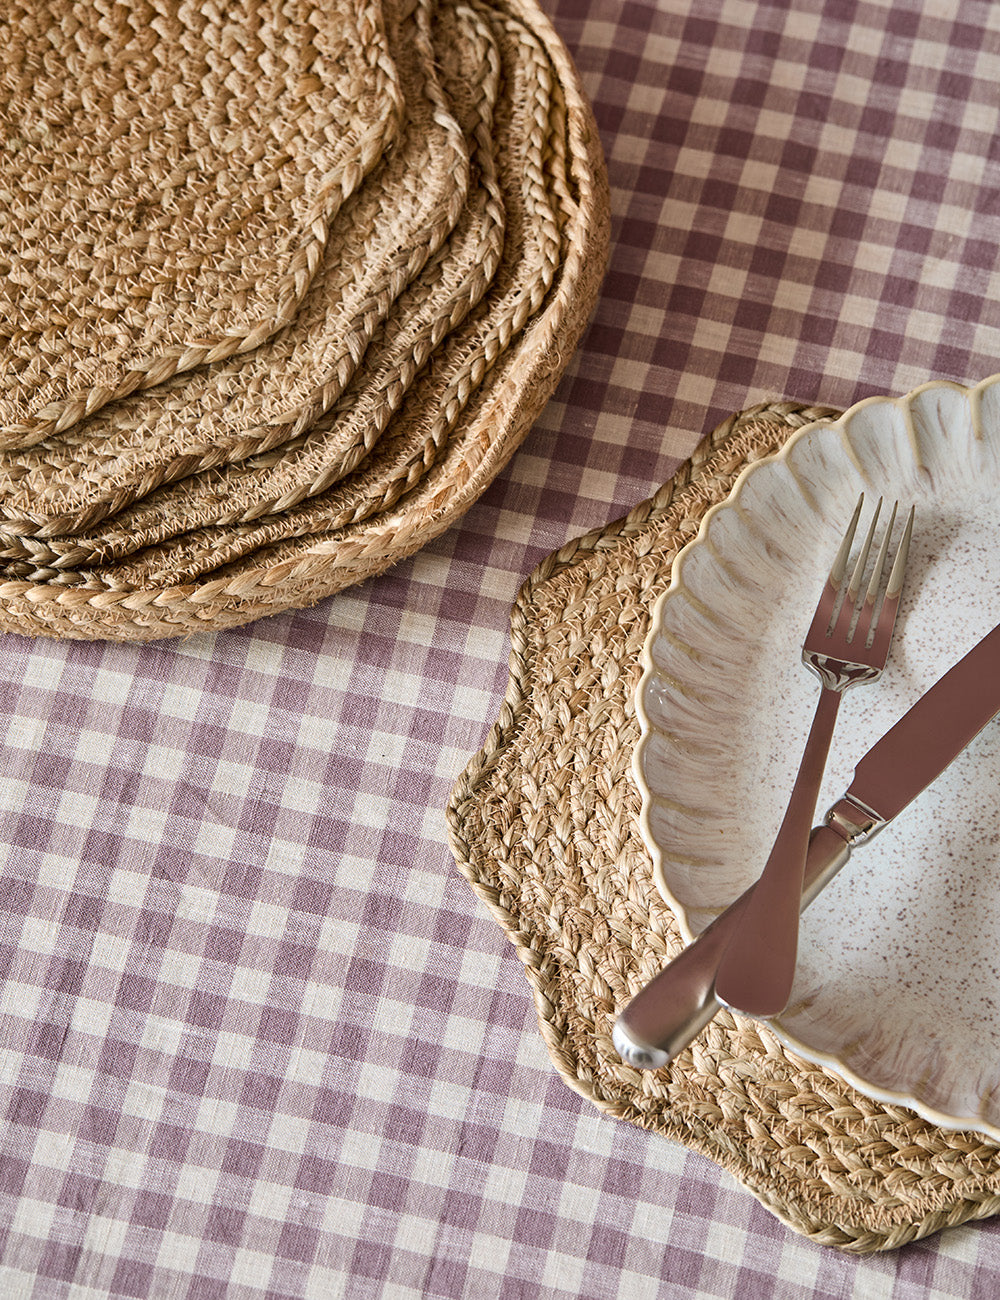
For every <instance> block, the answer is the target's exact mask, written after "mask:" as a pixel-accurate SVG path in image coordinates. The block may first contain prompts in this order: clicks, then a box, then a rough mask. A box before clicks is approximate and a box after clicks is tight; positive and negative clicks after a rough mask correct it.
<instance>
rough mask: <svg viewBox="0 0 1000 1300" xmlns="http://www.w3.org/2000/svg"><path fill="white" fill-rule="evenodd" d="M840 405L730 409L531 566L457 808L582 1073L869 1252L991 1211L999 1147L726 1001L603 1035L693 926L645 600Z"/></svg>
mask: <svg viewBox="0 0 1000 1300" xmlns="http://www.w3.org/2000/svg"><path fill="white" fill-rule="evenodd" d="M830 414H834V413H832V412H829V411H821V410H819V409H809V408H807V407H803V406H801V405H797V404H794V403H772V404H768V405H762V406H759V407H757V408H754V409H753V410H751V411H747V412H743V413H741V414H739V415H736V416H734V417H732V418H731V419H730V420H727V421H726V422H725V424H723V425H722V426H720V428H719V429H717V430H716V431H715V432H714V433H713V434H712V435H711V436H710V437H709V438H708V439H706V441H705V442H704V444H703V445H702V446H701V447H700V448H699V449H698V451H697V452H696V454H695V455H694V457H693V458H692V459H691V461H689V462H688V463H686V464H685V465H684V466H683V467H682V468H681V469H680V470H679V471H678V472H677V474H676V475H675V476H674V478H673V479H672V480H671V481H670V482H669V483H667V484H666V485H665V486H664V487H663V488H661V489H660V491H659V492H658V493H657V494H656V495H655V496H654V497H652V498H651V499H650V500H649V501H646V502H644V503H642V504H641V505H639V506H637V507H636V508H635V509H634V510H633V511H632V512H631V513H630V514H629V515H628V516H627V517H626V518H624V519H621V520H619V521H618V522H616V523H614V524H611V525H609V526H608V527H607V528H604V529H601V530H599V531H597V532H594V533H591V534H589V535H588V536H586V537H584V538H582V539H580V540H578V541H575V542H572V543H571V544H569V545H567V546H565V547H563V548H562V550H560V551H558V552H556V553H555V554H553V555H551V556H550V557H549V558H548V559H547V560H546V561H545V562H544V563H543V564H542V565H540V566H539V568H538V569H536V571H535V572H534V573H533V574H532V575H531V577H530V578H529V579H528V581H527V582H526V583H525V585H524V587H523V589H522V591H521V593H520V595H519V597H518V600H517V602H516V604H515V606H514V609H513V613H512V618H511V642H512V648H511V659H510V665H511V668H510V684H509V688H508V692H507V698H506V701H505V703H504V706H503V709H502V711H501V714H500V717H499V720H498V721H497V723H496V725H495V726H494V728H493V730H492V732H491V734H490V737H489V740H488V742H487V744H486V746H485V748H484V749H483V750H482V751H481V753H479V754H478V755H477V756H476V757H475V759H474V760H473V761H472V762H471V764H470V765H469V766H468V768H467V769H466V771H465V772H464V774H463V775H462V776H461V778H460V779H459V780H458V782H457V783H456V785H455V788H454V790H453V792H452V797H451V800H450V803H449V808H448V817H449V832H450V838H451V844H452V848H453V851H454V854H455V858H456V860H457V862H458V864H459V867H460V868H461V870H462V871H463V872H464V874H465V875H466V876H467V878H468V880H469V881H470V883H471V884H472V886H473V888H474V889H475V891H476V893H477V894H478V896H479V897H480V898H481V899H482V900H483V901H484V902H485V903H486V904H487V905H488V907H489V908H490V910H491V911H492V913H493V915H494V917H495V918H496V920H497V921H498V922H499V924H500V925H501V926H502V928H503V929H504V931H505V933H506V934H507V936H508V937H509V938H510V940H511V942H512V943H514V944H515V946H516V948H517V952H518V955H519V956H520V958H521V960H522V961H523V962H524V964H525V967H526V973H527V976H528V980H529V982H530V985H531V988H532V991H533V993H534V997H535V1003H536V1008H537V1011H538V1017H539V1023H540V1026H541V1030H542V1033H543V1035H544V1038H545V1041H546V1044H547V1045H548V1048H549V1051H550V1053H551V1056H552V1059H553V1062H554V1064H555V1066H556V1068H557V1069H558V1071H559V1072H560V1074H561V1075H562V1077H563V1078H564V1079H565V1080H566V1082H567V1083H568V1084H569V1085H570V1087H572V1088H574V1089H575V1090H576V1091H577V1092H579V1093H581V1094H582V1095H583V1096H585V1097H587V1098H588V1099H589V1100H590V1101H592V1102H594V1103H595V1104H596V1105H597V1106H598V1107H600V1109H601V1110H603V1111H606V1112H608V1113H609V1114H611V1115H614V1116H617V1117H618V1118H620V1119H623V1120H627V1121H629V1122H630V1123H633V1124H636V1125H639V1126H640V1127H643V1128H646V1129H649V1130H651V1131H653V1132H656V1133H661V1134H664V1135H666V1136H668V1137H670V1138H673V1139H675V1140H677V1141H679V1142H682V1143H684V1144H685V1145H686V1146H688V1147H690V1148H692V1149H694V1150H696V1151H699V1152H702V1153H703V1154H705V1155H707V1156H709V1157H710V1158H711V1159H712V1160H714V1161H716V1162H717V1163H718V1164H719V1165H721V1166H722V1167H723V1168H725V1169H727V1170H729V1171H730V1172H731V1173H732V1174H734V1175H735V1176H736V1178H737V1179H739V1181H740V1182H741V1183H742V1184H743V1185H744V1186H746V1187H747V1188H748V1189H749V1190H750V1191H751V1192H752V1193H753V1194H754V1195H755V1196H756V1197H758V1198H759V1200H760V1201H761V1202H762V1203H763V1204H764V1205H765V1206H766V1207H767V1208H768V1209H769V1210H770V1211H772V1212H773V1213H774V1214H775V1215H776V1216H777V1217H778V1218H780V1219H781V1220H783V1221H784V1222H785V1223H786V1224H788V1225H789V1226H790V1227H791V1228H793V1229H795V1231H797V1232H799V1233H802V1234H804V1235H805V1236H807V1237H809V1238H811V1239H812V1240H813V1241H816V1242H819V1243H821V1244H824V1245H830V1246H835V1247H838V1248H840V1249H842V1250H846V1251H852V1252H857V1253H865V1252H871V1251H879V1250H889V1249H893V1248H895V1247H898V1246H901V1245H903V1244H904V1243H906V1242H909V1241H913V1240H915V1239H917V1238H920V1237H925V1236H927V1235H928V1234H929V1233H932V1232H936V1231H937V1230H939V1229H941V1228H943V1227H946V1226H948V1225H953V1224H958V1223H961V1222H963V1221H965V1220H968V1219H974V1218H984V1217H986V1216H988V1215H993V1214H996V1213H997V1212H998V1210H1000V1149H998V1147H997V1146H995V1145H994V1144H993V1143H991V1142H990V1141H988V1140H987V1139H985V1138H983V1137H982V1136H981V1135H979V1134H976V1133H955V1132H945V1131H943V1130H941V1129H939V1128H937V1127H936V1126H934V1125H933V1124H931V1123H929V1122H928V1121H926V1120H924V1119H922V1118H920V1117H919V1116H917V1115H915V1114H914V1113H913V1112H912V1111H909V1110H906V1109H905V1108H903V1107H900V1106H892V1105H885V1104H883V1103H881V1102H877V1101H873V1100H871V1099H870V1098H868V1097H865V1096H863V1095H862V1094H860V1093H859V1092H857V1091H855V1090H854V1089H852V1088H851V1087H849V1086H848V1085H847V1084H846V1083H845V1082H844V1080H842V1079H840V1078H839V1077H838V1076H837V1075H836V1074H834V1073H833V1072H831V1071H829V1070H826V1069H822V1068H820V1067H818V1066H815V1065H812V1064H810V1063H808V1062H805V1061H803V1060H802V1059H800V1058H798V1057H796V1056H795V1055H793V1054H792V1053H791V1052H789V1051H786V1049H785V1048H784V1047H783V1046H782V1045H781V1044H780V1043H779V1042H778V1040H777V1039H776V1038H775V1037H774V1036H773V1034H771V1033H770V1032H769V1030H768V1029H767V1028H766V1027H765V1026H764V1025H760V1024H756V1023H755V1022H753V1021H749V1020H745V1019H739V1020H736V1019H734V1018H733V1017H732V1016H731V1015H730V1014H729V1013H728V1012H721V1013H720V1014H719V1015H718V1016H717V1017H716V1018H715V1020H714V1021H712V1023H711V1024H710V1025H709V1026H708V1027H707V1028H706V1029H705V1030H704V1031H703V1033H702V1034H701V1035H700V1036H699V1038H698V1039H696V1040H695V1042H694V1043H693V1044H692V1045H691V1047H689V1048H688V1049H687V1050H686V1051H684V1052H683V1053H682V1054H681V1055H680V1056H679V1057H678V1058H677V1059H676V1060H675V1061H674V1062H673V1063H672V1064H671V1065H670V1066H669V1067H667V1068H665V1069H662V1070H658V1071H655V1072H650V1071H636V1070H633V1069H631V1068H630V1067H629V1066H627V1065H625V1064H624V1063H623V1062H622V1061H621V1059H620V1058H619V1056H618V1054H617V1053H616V1051H615V1049H614V1046H613V1044H612V1040H611V1031H612V1026H613V1024H614V1021H615V1019H616V1016H617V1015H618V1014H619V1013H620V1012H621V1010H622V1009H623V1008H624V1007H625V1006H626V1004H627V1003H628V1001H629V1000H630V998H631V997H632V996H633V995H634V994H635V993H636V992H638V990H639V989H640V988H641V987H642V986H643V985H644V984H645V983H646V982H647V981H648V980H649V979H650V978H652V976H653V975H654V974H655V973H656V972H657V971H658V970H660V969H661V968H662V967H663V965H664V964H665V963H666V962H667V961H668V960H669V958H670V957H671V956H673V955H674V954H675V953H677V952H678V951H680V949H681V947H682V941H681V937H680V932H679V930H678V927H677V924H676V922H675V920H674V917H673V914H672V913H671V911H670V909H669V908H668V906H667V905H666V904H665V903H664V902H663V900H662V899H661V898H660V896H659V894H658V893H657V890H656V887H655V885H654V883H653V878H652V870H651V862H650V859H649V855H648V852H647V850H646V848H645V846H644V844H643V842H642V838H641V836H640V834H639V830H638V824H637V818H638V812H639V804H640V801H639V795H638V792H637V790H636V788H635V786H634V784H633V782H632V779H631V760H632V751H633V749H634V746H635V743H636V740H637V739H638V724H637V721H636V717H635V712H634V708H633V693H634V690H635V686H636V683H637V681H638V679H639V675H640V671H641V663H640V657H641V652H642V647H643V644H644V641H645V638H646V634H647V631H648V628H649V620H650V613H651V610H652V606H653V603H654V601H655V599H656V597H657V596H658V595H659V593H660V592H661V591H663V590H664V588H665V587H666V586H667V585H668V584H669V580H670V570H671V565H672V562H673V559H674V556H675V555H676V554H677V552H678V551H679V550H680V548H681V547H682V546H683V545H684V544H685V543H686V542H688V541H689V540H690V539H691V538H692V537H693V536H694V535H695V534H696V533H697V530H698V527H699V524H700V521H701V519H702V518H703V516H704V515H705V512H706V511H707V510H708V508H709V507H710V506H712V505H714V504H715V503H716V502H718V501H721V500H723V499H724V498H725V496H726V495H727V494H728V492H729V490H730V488H731V486H732V484H733V482H734V481H735V479H736V477H737V476H738V474H739V473H740V471H741V470H742V469H743V468H744V466H745V465H746V464H747V463H748V462H750V461H751V460H755V459H757V458H759V457H761V456H763V455H767V454H769V453H771V452H773V451H775V450H777V449H778V448H779V447H780V446H781V445H782V444H783V442H784V441H785V440H786V439H787V437H788V436H789V435H790V433H791V432H792V431H793V430H794V429H796V428H800V427H802V425H803V424H806V423H809V422H810V421H811V420H813V419H818V418H820V417H821V416H825V415H830Z"/></svg>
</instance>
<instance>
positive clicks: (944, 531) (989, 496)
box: [635, 376, 1000, 1138]
mask: <svg viewBox="0 0 1000 1300" xmlns="http://www.w3.org/2000/svg"><path fill="white" fill-rule="evenodd" d="M861 491H864V493H865V494H866V497H867V498H868V499H869V501H872V500H874V499H876V498H877V497H879V496H883V495H884V496H885V497H886V498H887V499H888V500H893V499H896V498H898V499H899V501H900V504H901V506H906V505H909V504H911V503H913V504H915V506H916V512H917V513H916V523H915V527H914V535H913V544H912V547H911V551H910V563H909V568H908V574H907V584H906V589H905V591H904V595H903V602H902V605H901V609H900V614H899V620H898V623H897V631H896V638H895V642H894V645H893V650H892V654H891V656H890V660H889V665H888V667H887V669H886V672H885V675H884V676H883V678H882V680H881V682H880V683H879V684H878V685H877V686H874V687H869V688H867V689H866V690H864V691H856V692H850V693H848V694H847V696H846V697H845V699H844V703H843V706H842V708H841V711H840V718H839V721H838V727H837V733H836V735H835V737H834V741H833V746H832V748H831V752H830V761H829V766H828V769H827V775H826V779H825V782H824V786H823V791H822V793H821V796H820V807H819V808H818V810H817V816H816V820H817V821H819V820H821V817H822V812H823V810H824V809H825V808H826V807H827V806H828V805H829V804H830V803H832V802H833V801H834V800H835V799H836V798H837V797H838V796H839V795H840V794H841V793H842V792H843V790H844V789H845V788H846V787H847V785H848V784H849V783H850V780H851V775H852V772H853V768H854V764H855V762H856V761H857V760H858V759H859V758H860V757H861V756H862V755H863V754H864V753H865V751H866V750H867V749H868V747H869V746H870V745H871V744H872V742H873V741H874V740H876V739H877V738H878V737H879V736H880V735H881V734H882V733H883V732H884V731H886V730H887V729H888V728H889V727H890V726H891V725H892V723H893V722H895V721H896V719H897V718H898V717H900V715H901V714H902V713H904V712H905V710H906V709H908V708H909V707H910V705H911V704H913V703H914V701H915V700H916V699H917V698H918V697H919V696H920V695H921V693H922V692H923V691H924V690H926V689H927V687H929V686H930V685H931V684H932V682H934V681H935V680H936V679H937V678H938V677H939V676H940V675H941V674H942V673H943V672H944V671H945V670H946V669H947V668H949V667H950V666H951V665H952V664H953V663H955V662H956V661H957V660H958V659H959V658H961V656H962V655H964V654H965V653H966V651H967V650H969V649H970V648H971V647H972V646H973V645H974V644H975V643H976V641H978V640H979V638H980V637H982V636H984V635H985V634H986V633H987V632H988V631H989V630H990V629H991V628H992V627H994V626H995V625H996V624H997V623H998V622H1000V376H998V377H994V378H992V379H989V380H986V381H984V382H983V383H982V384H980V385H978V386H977V387H976V388H972V389H967V388H963V387H960V386H958V385H955V384H944V383H934V384H928V385H925V386H924V387H922V388H919V389H916V390H915V391H914V392H913V393H910V394H909V395H908V396H907V397H905V398H900V399H890V398H874V399H871V400H869V401H866V402H862V403H860V404H859V405H858V406H855V407H853V408H852V409H851V410H850V411H848V412H846V414H845V415H843V416H842V417H841V418H840V419H839V420H836V421H829V422H827V421H821V422H819V423H817V424H814V425H810V426H809V427H808V428H807V429H803V430H802V431H801V432H800V433H798V434H797V435H795V436H794V437H793V438H792V439H791V441H790V442H789V443H788V444H787V445H786V446H785V447H784V448H783V450H782V451H781V453H780V454H778V455H777V456H774V457H770V458H768V459H767V460H765V461H760V462H758V463H757V464H755V465H752V466H751V467H750V468H748V469H747V470H746V472H745V473H744V474H743V475H742V476H741V478H740V479H739V481H738V482H737V484H736V486H735V487H734V489H733V492H732V493H731V495H730V497H729V498H728V499H727V500H726V501H725V502H724V503H722V504H721V505H720V506H717V507H716V508H715V509H714V510H712V511H710V512H709V514H708V515H707V516H706V518H705V521H704V523H703V525H702V528H701V531H700V533H699V535H698V537H697V539H696V540H695V541H694V542H692V543H691V545H690V546H688V547H687V548H686V549H685V550H684V551H683V552H682V553H681V555H680V556H679V557H678V560H677V562H676V563H675V565H674V570H673V575H672V581H671V586H670V588H669V590H668V591H667V592H665V593H664V595H663V596H662V597H661V599H660V601H659V603H658V605H657V608H656V610H655V612H654V617H653V624H652V631H651V633H650V636H649V639H648V641H647V644H646V651H645V664H644V668H645V671H644V673H643V677H642V680H641V682H640V684H639V689H638V692H637V696H636V704H637V711H638V714H639V719H640V723H641V726H642V739H641V741H640V744H639V746H638V748H637V750H636V757H635V773H636V778H637V781H638V784H639V787H640V790H641V791H642V796H643V809H642V828H643V834H644V836H645V839H646V842H647V844H648V845H649V847H650V850H651V852H652V854H653V858H654V866H655V873H656V879H657V884H658V887H659V889H660V891H661V893H662V894H663V895H664V897H665V898H666V899H667V901H668V902H669V903H670V905H671V906H672V907H673V909H674V911H675V912H676V914H677V917H678V921H679V923H680V926H681V928H682V930H683V931H684V933H685V935H686V937H687V938H690V937H692V936H693V935H694V934H697V933H698V932H699V931H700V930H702V929H703V928H704V926H705V925H706V924H707V923H708V921H709V920H711V919H712V917H714V916H715V915H716V914H717V913H718V911H719V910H720V909H721V908H723V907H725V906H726V905H727V904H728V903H730V902H731V901H732V900H733V898H735V897H736V896H737V895H738V894H739V893H741V892H742V890H743V889H744V888H746V886H747V885H749V884H750V883H751V882H752V881H753V880H754V879H755V878H756V876H757V875H758V874H759V873H760V870H761V867H762V865H763V863H764V861H765V860H766V858H767V854H768V852H769V850H770V846H771V842H772V840H773V838H774V834H775V832H776V831H777V828H778V825H779V824H780V821H781V817H782V814H783V812H784V806H785V801H786V799H787V796H788V791H789V790H790V789H791V786H792V782H793V781H794V779H795V772H796V768H797V766H798V762H799V758H800V756H801V753H802V748H803V746H804V744H805V738H806V734H807V732H808V728H809V722H810V719H811V717H812V713H813V709H814V707H815V701H816V694H817V691H818V683H817V682H816V679H815V677H814V676H813V675H812V674H811V673H810V672H808V671H807V669H805V668H804V667H803V666H802V664H801V661H800V647H801V643H802V638H803V636H804V635H805V632H806V629H807V628H808V626H809V620H810V618H811V616H812V612H813V610H814V608H815V604H816V598H817V593H818V592H819V589H820V586H821V583H822V581H823V578H824V576H825V573H826V571H827V570H828V568H829V565H830V563H831V560H832V557H833V555H834V553H835V551H836V548H837V544H838V541H839V539H840V537H841V535H842V533H843V529H844V526H845V522H846V520H847V519H848V518H849V517H850V513H851V510H852V508H853V506H854V503H855V501H856V499H857V496H858V493H859V492H861ZM987 686H991V688H992V689H998V690H1000V684H988V683H984V689H985V688H986V687H987ZM771 1025H772V1028H773V1029H774V1030H775V1032H776V1033H777V1034H778V1035H779V1037H780V1038H781V1039H782V1041H783V1042H785V1043H786V1044H787V1045H788V1046H789V1047H791V1048H792V1049H793V1050H795V1051H798V1052H800V1053H801V1054H802V1055H803V1056H805V1057H807V1058H809V1059H811V1060H814V1061H819V1062H821V1063H823V1064H827V1065H830V1066H832V1067H833V1068H835V1069H837V1070H838V1071H839V1072H840V1073H842V1074H843V1075H845V1076H846V1077H847V1078H848V1079H849V1081H850V1082H851V1083H853V1084H855V1085H856V1086H857V1087H859V1088H860V1089H861V1090H863V1091H865V1092H867V1093H869V1094H870V1095H872V1096H874V1097H877V1098H879V1099H883V1100H894V1101H899V1102H901V1103H902V1104H905V1105H910V1106H912V1107H914V1109H916V1110H918V1111H919V1112H920V1113H921V1114H923V1115H925V1116H927V1117H928V1118H930V1119H932V1120H934V1121H935V1122H937V1123H938V1124H941V1125H943V1126H945V1127H954V1128H974V1129H979V1130H981V1131H982V1132H984V1133H988V1134H989V1135H991V1136H992V1137H994V1138H1000V1095H998V1094H1000V724H997V723H993V724H991V725H990V726H988V727H987V728H986V729H985V731H983V732H982V733H981V734H980V736H979V737H978V738H977V739H976V740H975V741H974V742H973V744H972V745H971V746H970V747H969V748H968V749H967V750H966V751H965V753H963V754H962V755H961V756H960V757H959V758H958V759H957V760H956V762H955V763H954V764H953V765H952V766H951V768H949V770H948V771H947V772H946V773H944V775H942V776H941V777H940V778H939V779H938V780H937V781H936V782H935V784H934V785H933V786H932V787H931V788H930V789H929V790H927V791H925V793H924V794H922V795H921V796H920V797H919V799H917V800H916V801H915V802H914V803H913V804H912V805H911V806H910V807H909V808H907V809H906V810H905V811H904V812H903V813H902V814H901V815H900V817H899V818H898V819H897V820H896V821H895V822H894V823H893V824H892V825H891V826H890V827H889V828H888V829H887V830H885V831H884V832H883V833H882V834H881V835H880V836H878V837H876V838H875V839H874V840H873V841H872V842H871V843H870V844H868V845H865V846H863V847H860V848H859V849H857V850H856V852H855V854H854V856H853V858H852V860H851V862H850V863H849V864H848V866H847V867H846V868H845V869H844V871H843V872H842V873H841V875H840V876H839V877H838V878H837V879H836V880H835V881H834V882H833V884H832V885H831V886H830V887H829V888H828V889H827V890H826V891H825V892H824V893H823V894H821V895H820V897H819V898H818V899H817V900H816V901H815V902H814V903H813V904H812V906H811V907H810V908H809V910H808V912H806V914H805V915H804V917H803V922H802V932H801V941H800V951H799V965H798V971H797V974H796V980H795V985H794V989H793V993H792V1000H791V1003H790V1004H789V1006H788V1008H787V1009H786V1011H785V1012H784V1013H783V1014H782V1015H781V1016H780V1017H778V1018H776V1019H775V1020H773V1021H772V1022H771Z"/></svg>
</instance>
